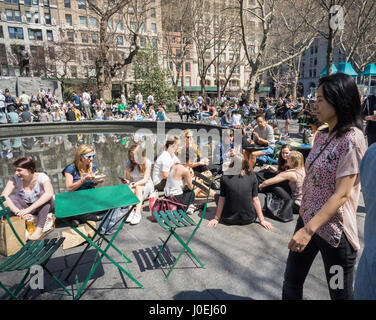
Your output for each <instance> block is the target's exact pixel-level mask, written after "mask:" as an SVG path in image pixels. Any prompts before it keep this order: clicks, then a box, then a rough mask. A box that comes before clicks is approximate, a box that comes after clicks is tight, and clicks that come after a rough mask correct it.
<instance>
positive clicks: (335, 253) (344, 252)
mask: <svg viewBox="0 0 376 320" xmlns="http://www.w3.org/2000/svg"><path fill="white" fill-rule="evenodd" d="M302 227H304V223H303V220H302V218H301V217H299V218H298V221H297V224H296V228H295V231H294V234H295V232H297V231H298V230H299V229H301V228H302ZM319 251H320V252H321V256H322V259H323V261H324V267H325V274H326V280H327V283H328V287H329V293H330V297H331V299H332V300H349V299H352V298H353V291H354V288H353V279H354V266H355V261H356V254H357V252H356V251H355V250H354V249H353V247H352V246H351V244H350V243H349V241H348V240H347V238H346V236H345V233H344V232H343V233H342V237H341V241H340V244H339V246H338V247H337V248H334V247H333V246H331V245H330V244H329V243H327V242H326V241H325V240H324V239H322V238H321V237H320V236H319V235H317V234H314V235H313V236H312V238H311V241H310V242H309V243H308V245H307V246H306V248H305V249H304V250H303V251H302V252H299V253H298V252H293V251H290V252H289V256H288V258H287V265H286V270H285V277H284V281H283V289H282V299H283V300H302V299H303V284H304V281H305V279H306V277H307V274H308V272H309V269H310V268H311V265H312V263H313V261H314V259H315V257H316V255H317V253H318V252H319ZM333 266H337V267H336V268H333V269H332V270H331V268H332V267H333ZM341 268H342V269H341ZM339 269H340V270H341V271H338V270H339ZM342 270H343V272H342ZM341 272H342V273H343V278H342V277H341ZM337 278H338V279H337ZM337 280H338V281H337ZM341 283H343V289H340V288H338V287H339V285H340V284H341Z"/></svg>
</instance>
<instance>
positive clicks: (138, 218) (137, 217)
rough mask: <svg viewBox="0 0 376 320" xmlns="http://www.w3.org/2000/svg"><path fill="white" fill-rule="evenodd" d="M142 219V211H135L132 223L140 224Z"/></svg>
mask: <svg viewBox="0 0 376 320" xmlns="http://www.w3.org/2000/svg"><path fill="white" fill-rule="evenodd" d="M140 221H141V213H134V215H133V218H132V221H131V224H138V223H140Z"/></svg>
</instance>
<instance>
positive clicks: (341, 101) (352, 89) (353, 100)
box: [319, 73, 363, 137]
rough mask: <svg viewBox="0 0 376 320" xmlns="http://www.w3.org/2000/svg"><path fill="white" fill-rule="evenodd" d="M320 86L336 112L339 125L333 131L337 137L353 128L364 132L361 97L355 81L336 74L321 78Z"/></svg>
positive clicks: (346, 76)
mask: <svg viewBox="0 0 376 320" xmlns="http://www.w3.org/2000/svg"><path fill="white" fill-rule="evenodd" d="M319 86H322V89H323V94H324V97H325V100H326V101H328V103H330V104H331V105H332V106H333V107H334V109H335V111H336V115H337V118H338V123H337V125H336V126H335V127H334V129H333V131H335V132H336V136H337V137H341V136H342V135H344V134H345V133H346V132H348V131H349V130H350V129H351V128H352V127H357V128H359V129H360V130H362V131H363V125H362V120H361V102H360V95H359V91H358V86H357V85H356V83H355V81H354V79H353V78H352V77H351V76H349V75H347V74H344V73H336V74H333V75H330V76H326V77H323V78H321V79H320V81H319ZM325 130H328V129H327V128H326V129H325Z"/></svg>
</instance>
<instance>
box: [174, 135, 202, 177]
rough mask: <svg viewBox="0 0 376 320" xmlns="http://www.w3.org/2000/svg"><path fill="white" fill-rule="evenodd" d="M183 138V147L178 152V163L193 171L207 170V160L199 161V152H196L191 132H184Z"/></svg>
mask: <svg viewBox="0 0 376 320" xmlns="http://www.w3.org/2000/svg"><path fill="white" fill-rule="evenodd" d="M183 138H184V140H183V141H185V142H184V146H183V147H182V148H181V150H180V151H179V158H180V162H181V163H183V164H184V165H185V166H186V167H189V168H192V169H193V171H197V172H204V171H207V170H209V169H208V167H207V166H208V165H209V159H208V158H203V159H201V153H200V150H198V148H197V145H196V144H195V143H194V142H193V132H192V131H191V130H190V129H186V130H184V133H183ZM183 158H184V159H183ZM190 159H192V161H190ZM193 159H194V160H193Z"/></svg>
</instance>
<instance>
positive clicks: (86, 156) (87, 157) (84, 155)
mask: <svg viewBox="0 0 376 320" xmlns="http://www.w3.org/2000/svg"><path fill="white" fill-rule="evenodd" d="M81 156H83V157H85V158H86V159H89V160H90V159H94V158H95V153H94V154H92V155H91V156H88V155H86V154H81Z"/></svg>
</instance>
